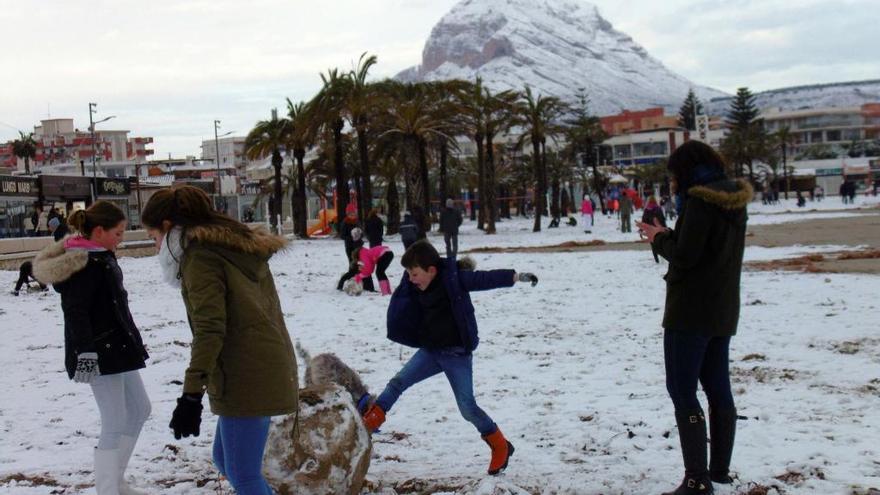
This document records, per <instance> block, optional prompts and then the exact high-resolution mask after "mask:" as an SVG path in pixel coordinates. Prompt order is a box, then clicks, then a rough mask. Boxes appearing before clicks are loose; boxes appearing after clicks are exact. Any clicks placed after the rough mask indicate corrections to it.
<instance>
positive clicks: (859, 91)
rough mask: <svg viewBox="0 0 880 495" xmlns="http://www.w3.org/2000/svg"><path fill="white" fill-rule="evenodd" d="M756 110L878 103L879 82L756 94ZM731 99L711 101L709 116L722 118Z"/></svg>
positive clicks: (845, 83) (789, 89)
mask: <svg viewBox="0 0 880 495" xmlns="http://www.w3.org/2000/svg"><path fill="white" fill-rule="evenodd" d="M755 96H756V99H755V103H756V104H757V105H758V108H772V107H779V108H782V109H783V110H799V109H803V108H823V107H857V106H860V105H863V104H865V103H877V102H880V79H875V80H871V81H853V82H844V83H833V84H813V85H810V86H793V87H790V88H780V89H773V90H770V91H762V92H760V93H755ZM731 100H732V97H720V98H713V99H712V100H711V101H710V102H709V103H708V105H707V106H708V108H709V113H710V114H712V115H724V113H725V112H726V111H727V109H728V108H729V107H730V102H731Z"/></svg>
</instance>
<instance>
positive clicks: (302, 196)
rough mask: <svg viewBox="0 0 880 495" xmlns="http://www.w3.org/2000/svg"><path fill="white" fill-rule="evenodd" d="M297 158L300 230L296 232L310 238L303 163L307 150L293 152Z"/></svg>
mask: <svg viewBox="0 0 880 495" xmlns="http://www.w3.org/2000/svg"><path fill="white" fill-rule="evenodd" d="M293 154H294V157H295V158H296V203H297V204H296V209H295V210H294V211H296V214H295V215H296V216H295V217H294V218H296V219H298V221H297V222H296V223H297V224H298V226H299V229H300V230H299V232H297V233H296V234H297V235H298V236H299V237H300V238H302V239H308V238H309V214H308V211H306V210H307V209H306V169H305V166H304V164H303V158H305V155H306V150H304V149H298V150H295V151H294V152H293Z"/></svg>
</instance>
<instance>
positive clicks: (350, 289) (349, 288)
mask: <svg viewBox="0 0 880 495" xmlns="http://www.w3.org/2000/svg"><path fill="white" fill-rule="evenodd" d="M342 290H343V291H345V293H346V294H348V295H349V296H359V295H361V293H362V292H363V291H364V286H363V284H361V283H360V282H358V281H356V280H355V279H353V278H351V279H348V280H346V281H345V285H343V286H342Z"/></svg>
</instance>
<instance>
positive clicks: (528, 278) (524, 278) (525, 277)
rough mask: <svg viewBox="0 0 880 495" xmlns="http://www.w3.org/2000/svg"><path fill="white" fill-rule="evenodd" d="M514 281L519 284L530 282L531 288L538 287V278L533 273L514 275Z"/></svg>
mask: <svg viewBox="0 0 880 495" xmlns="http://www.w3.org/2000/svg"><path fill="white" fill-rule="evenodd" d="M516 279H517V280H518V281H520V282H531V283H532V287H534V286H536V285H538V277H537V276H535V274H534V273H529V272H522V273H517V274H516Z"/></svg>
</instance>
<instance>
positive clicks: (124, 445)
mask: <svg viewBox="0 0 880 495" xmlns="http://www.w3.org/2000/svg"><path fill="white" fill-rule="evenodd" d="M137 440H138V437H130V436H128V435H122V436H121V437H119V495H147V492H142V491H140V490H136V489H134V488H132V487H130V486H128V483H127V482H126V481H125V469H126V468H127V467H128V461H129V459H131V453H132V452H133V451H134V446H135V444H136V443H137Z"/></svg>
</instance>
